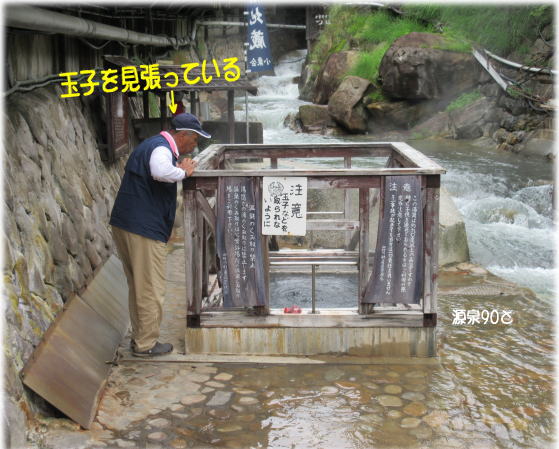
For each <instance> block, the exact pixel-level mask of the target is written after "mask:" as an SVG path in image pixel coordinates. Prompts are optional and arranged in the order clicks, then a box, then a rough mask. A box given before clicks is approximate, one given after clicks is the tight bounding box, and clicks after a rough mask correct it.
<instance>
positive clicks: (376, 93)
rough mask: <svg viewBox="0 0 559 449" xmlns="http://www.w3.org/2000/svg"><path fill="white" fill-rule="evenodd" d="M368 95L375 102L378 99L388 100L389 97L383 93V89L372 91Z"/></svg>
mask: <svg viewBox="0 0 559 449" xmlns="http://www.w3.org/2000/svg"><path fill="white" fill-rule="evenodd" d="M367 97H369V98H370V99H371V101H373V102H375V103H376V102H378V101H387V98H386V97H385V96H384V95H383V93H382V90H380V89H378V90H375V91H373V92H371V93H370V94H368V95H367Z"/></svg>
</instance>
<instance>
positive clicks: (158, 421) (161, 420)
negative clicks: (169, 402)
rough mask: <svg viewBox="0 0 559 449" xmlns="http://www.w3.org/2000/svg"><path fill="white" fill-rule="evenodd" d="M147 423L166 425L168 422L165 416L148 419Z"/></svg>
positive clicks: (156, 425)
mask: <svg viewBox="0 0 559 449" xmlns="http://www.w3.org/2000/svg"><path fill="white" fill-rule="evenodd" d="M148 424H149V425H150V426H153V427H167V426H168V425H169V424H170V423H169V420H168V419H165V418H156V419H150V420H149V421H148Z"/></svg>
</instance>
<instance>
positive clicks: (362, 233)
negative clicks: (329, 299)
mask: <svg viewBox="0 0 559 449" xmlns="http://www.w3.org/2000/svg"><path fill="white" fill-rule="evenodd" d="M369 195H370V192H369V189H359V223H360V224H359V290H358V299H357V301H358V304H359V312H360V313H364V312H365V309H363V305H362V298H363V297H364V295H365V288H366V287H367V280H368V270H369Z"/></svg>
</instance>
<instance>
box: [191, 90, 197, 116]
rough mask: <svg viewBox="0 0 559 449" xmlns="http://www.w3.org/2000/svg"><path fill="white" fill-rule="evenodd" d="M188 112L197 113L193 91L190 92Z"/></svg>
mask: <svg viewBox="0 0 559 449" xmlns="http://www.w3.org/2000/svg"><path fill="white" fill-rule="evenodd" d="M190 112H191V113H192V114H194V115H197V114H196V92H195V91H191V92H190Z"/></svg>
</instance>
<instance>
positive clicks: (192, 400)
mask: <svg viewBox="0 0 559 449" xmlns="http://www.w3.org/2000/svg"><path fill="white" fill-rule="evenodd" d="M205 400H206V396H205V395H203V394H192V395H188V396H184V397H183V398H182V399H181V404H183V405H193V404H199V403H200V402H203V401H205Z"/></svg>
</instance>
